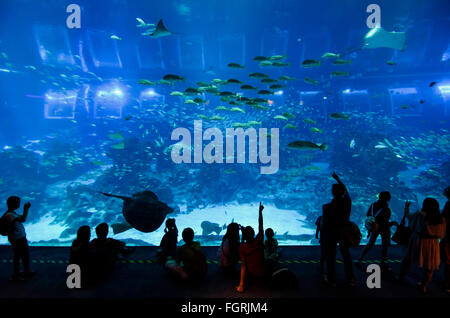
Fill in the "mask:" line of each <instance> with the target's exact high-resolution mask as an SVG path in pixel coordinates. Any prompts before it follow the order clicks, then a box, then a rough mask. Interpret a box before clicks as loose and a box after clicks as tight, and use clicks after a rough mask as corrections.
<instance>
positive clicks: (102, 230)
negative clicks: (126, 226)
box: [95, 223, 109, 240]
mask: <svg viewBox="0 0 450 318" xmlns="http://www.w3.org/2000/svg"><path fill="white" fill-rule="evenodd" d="M108 231H109V228H108V224H106V223H100V224H99V225H97V227H96V228H95V233H97V237H98V238H99V239H101V240H105V239H106V237H107V236H108Z"/></svg>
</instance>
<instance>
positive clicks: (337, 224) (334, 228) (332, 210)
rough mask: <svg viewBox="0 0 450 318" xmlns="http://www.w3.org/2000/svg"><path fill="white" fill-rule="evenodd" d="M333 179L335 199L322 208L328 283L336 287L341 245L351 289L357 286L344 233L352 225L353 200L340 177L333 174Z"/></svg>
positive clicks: (348, 245)
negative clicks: (343, 237) (337, 252)
mask: <svg viewBox="0 0 450 318" xmlns="http://www.w3.org/2000/svg"><path fill="white" fill-rule="evenodd" d="M332 177H333V178H334V179H335V180H336V181H337V183H335V184H333V186H332V188H331V193H332V195H333V199H332V200H331V202H330V203H327V204H324V205H323V207H322V211H323V214H322V224H323V226H322V239H323V241H324V244H325V250H326V257H325V259H326V267H327V281H328V283H329V284H330V286H332V287H336V247H337V244H338V243H339V248H340V250H341V254H342V257H343V259H344V270H345V275H346V276H347V280H348V283H349V286H350V287H354V286H355V276H354V274H353V267H352V259H351V255H350V250H349V248H350V244H349V243H348V242H347V240H343V239H342V233H343V231H344V230H345V229H346V227H347V226H348V225H349V224H350V212H351V208H352V200H351V199H350V195H349V194H348V191H347V188H346V187H345V185H344V183H342V181H341V179H340V178H339V176H338V175H337V174H336V173H335V172H333V174H332Z"/></svg>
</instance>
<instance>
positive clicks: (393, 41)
mask: <svg viewBox="0 0 450 318" xmlns="http://www.w3.org/2000/svg"><path fill="white" fill-rule="evenodd" d="M380 47H384V48H390V49H394V50H399V51H404V50H405V49H406V33H405V32H394V31H393V32H389V31H386V30H385V29H383V28H382V27H380V26H378V27H375V28H373V29H371V30H370V31H369V32H367V33H366V35H365V36H364V41H363V44H362V45H360V46H358V47H356V48H353V49H350V50H348V51H347V52H344V53H342V54H340V56H341V57H342V56H346V55H349V54H351V53H354V52H357V51H360V50H363V49H375V48H380Z"/></svg>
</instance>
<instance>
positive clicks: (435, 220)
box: [422, 198, 442, 225]
mask: <svg viewBox="0 0 450 318" xmlns="http://www.w3.org/2000/svg"><path fill="white" fill-rule="evenodd" d="M422 211H423V212H425V219H426V220H427V222H428V224H430V225H437V224H440V223H442V218H441V214H440V210H439V202H438V201H437V200H436V199H433V198H426V199H425V200H423V203H422Z"/></svg>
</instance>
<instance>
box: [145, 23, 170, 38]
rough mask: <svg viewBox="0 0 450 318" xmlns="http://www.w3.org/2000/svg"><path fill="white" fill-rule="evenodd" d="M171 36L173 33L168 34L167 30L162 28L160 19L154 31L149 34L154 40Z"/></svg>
mask: <svg viewBox="0 0 450 318" xmlns="http://www.w3.org/2000/svg"><path fill="white" fill-rule="evenodd" d="M172 34H173V32H170V31H169V30H167V29H166V27H165V26H164V24H163V21H162V19H161V20H159V22H158V25H157V26H156V29H155V31H153V32H152V33H151V34H150V36H151V37H152V38H154V39H157V38H162V37H164V36H169V35H172Z"/></svg>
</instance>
